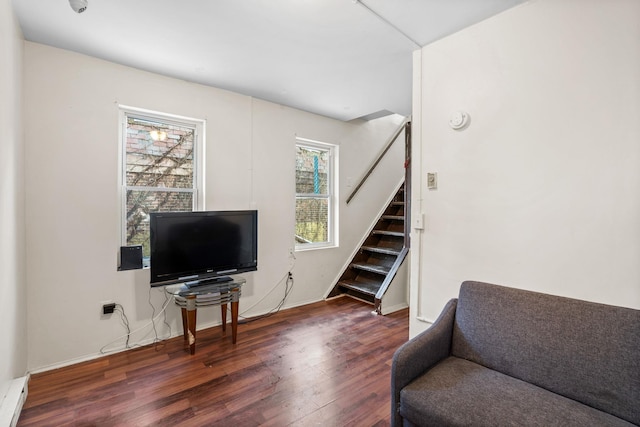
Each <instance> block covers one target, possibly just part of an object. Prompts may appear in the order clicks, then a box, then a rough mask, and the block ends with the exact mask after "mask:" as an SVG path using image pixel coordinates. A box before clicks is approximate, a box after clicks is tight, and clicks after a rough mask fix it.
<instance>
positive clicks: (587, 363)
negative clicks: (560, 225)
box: [391, 282, 640, 426]
mask: <svg viewBox="0 0 640 427" xmlns="http://www.w3.org/2000/svg"><path fill="white" fill-rule="evenodd" d="M391 424H392V426H401V425H402V426H415V425H419V426H427V425H428V426H630V425H634V424H635V425H638V424H640V311H639V310H632V309H629V308H623V307H614V306H609V305H603V304H596V303H591V302H587V301H580V300H575V299H570V298H563V297H557V296H552V295H547V294H541V293H536V292H530V291H524V290H520V289H513V288H507V287H502V286H496V285H491V284H487V283H480V282H464V283H463V284H462V286H461V288H460V294H459V298H457V299H452V300H451V301H449V302H448V303H447V305H446V306H445V308H444V310H443V312H442V313H441V314H440V316H439V317H438V319H437V320H436V321H435V323H434V324H433V325H432V326H431V327H430V328H429V329H427V330H426V331H424V332H423V333H422V334H420V335H418V336H416V337H415V338H413V339H412V340H410V341H409V342H407V343H406V344H404V345H403V346H402V347H400V348H399V349H398V351H397V352H396V353H395V355H394V356H393V365H392V371H391Z"/></svg>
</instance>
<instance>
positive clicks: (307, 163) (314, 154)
mask: <svg viewBox="0 0 640 427" xmlns="http://www.w3.org/2000/svg"><path fill="white" fill-rule="evenodd" d="M328 176H329V152H328V151H324V150H318V149H312V148H308V147H301V146H299V145H298V146H296V193H298V194H327V192H328V190H327V188H328Z"/></svg>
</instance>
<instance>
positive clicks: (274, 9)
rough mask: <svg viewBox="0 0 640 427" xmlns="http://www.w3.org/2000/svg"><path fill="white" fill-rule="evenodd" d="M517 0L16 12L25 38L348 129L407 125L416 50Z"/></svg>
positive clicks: (216, 3) (59, 3) (145, 5)
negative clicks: (392, 119)
mask: <svg viewBox="0 0 640 427" xmlns="http://www.w3.org/2000/svg"><path fill="white" fill-rule="evenodd" d="M524 1H525V0H360V1H358V0H89V6H88V8H87V10H86V11H85V12H84V13H82V14H77V13H75V12H74V11H73V10H72V9H71V7H70V6H69V3H68V0H13V7H14V10H15V11H16V14H17V16H18V19H19V21H20V24H21V27H22V30H23V33H24V37H25V39H27V40H30V41H33V42H37V43H43V44H47V45H51V46H55V47H59V48H63V49H67V50H71V51H75V52H79V53H83V54H86V55H90V56H94V57H97V58H102V59H105V60H108V61H112V62H116V63H119V64H124V65H128V66H131V67H135V68H139V69H142V70H147V71H151V72H155V73H159V74H163V75H167V76H171V77H176V78H179V79H183V80H187V81H192V82H197V83H201V84H205V85H209V86H214V87H218V88H223V89H228V90H232V91H234V92H238V93H242V94H245V95H250V96H253V97H256V98H261V99H264V100H268V101H272V102H276V103H279V104H284V105H288V106H291V107H295V108H298V109H301V110H306V111H310V112H314V113H317V114H322V115H325V116H329V117H334V118H337V119H341V120H351V119H355V118H359V117H363V116H368V115H376V114H377V113H379V112H383V111H389V112H393V113H398V114H402V115H405V116H406V115H409V114H410V112H411V80H412V77H411V75H412V74H411V73H412V70H411V62H412V51H414V50H416V49H418V47H419V46H424V45H426V44H429V43H431V42H433V41H435V40H437V39H439V38H442V37H444V36H446V35H448V34H452V33H454V32H456V31H458V30H460V29H462V28H464V27H467V26H469V25H472V24H474V23H477V22H479V21H482V20H484V19H486V18H488V17H490V16H492V15H495V14H497V13H499V12H501V11H503V10H505V9H508V8H510V7H513V6H515V5H517V4H519V3H523V2H524ZM374 12H375V13H374ZM380 17H382V18H380ZM389 23H391V24H392V25H393V26H392V25H389ZM394 27H396V28H397V29H394ZM398 29H399V30H400V31H398ZM403 33H404V35H403Z"/></svg>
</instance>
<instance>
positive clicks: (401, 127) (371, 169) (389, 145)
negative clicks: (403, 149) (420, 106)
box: [347, 117, 410, 204]
mask: <svg viewBox="0 0 640 427" xmlns="http://www.w3.org/2000/svg"><path fill="white" fill-rule="evenodd" d="M409 121H410V118H409V117H407V118H405V119H404V121H403V122H402V124H401V125H400V126H399V127H398V129H397V130H396V131H395V133H394V134H393V135H392V136H391V138H389V140H388V141H387V145H386V146H385V147H384V149H383V150H382V152H381V153H380V154H379V155H378V158H377V159H376V160H375V161H374V162H373V164H372V165H371V167H370V168H369V170H368V171H367V173H366V174H365V175H364V176H363V177H362V179H361V180H360V182H359V183H358V185H356V188H354V189H353V191H352V192H351V194H350V195H349V197H347V204H349V202H350V201H351V199H353V197H354V196H355V195H356V193H357V192H358V190H360V187H362V185H363V184H364V182H365V181H366V180H367V179H368V178H369V176H370V175H371V173H372V172H373V170H374V169H375V168H376V166H378V163H380V161H381V160H382V158H383V157H384V155H385V154H387V151H389V149H390V148H391V146H392V145H393V143H394V142H396V139H398V136H400V134H401V133H402V131H403V130H404V128H405V126H406V125H407V123H408V122H409Z"/></svg>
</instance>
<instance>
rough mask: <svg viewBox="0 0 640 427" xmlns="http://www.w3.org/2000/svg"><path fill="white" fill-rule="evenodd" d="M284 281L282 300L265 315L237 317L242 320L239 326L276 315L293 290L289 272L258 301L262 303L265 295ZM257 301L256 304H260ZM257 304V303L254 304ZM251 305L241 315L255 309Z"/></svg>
mask: <svg viewBox="0 0 640 427" xmlns="http://www.w3.org/2000/svg"><path fill="white" fill-rule="evenodd" d="M283 280H284V281H285V289H284V296H283V297H282V299H281V300H280V302H279V303H278V304H277V305H276V306H275V307H274V308H272V309H271V310H269V311H268V312H267V313H265V314H262V315H260V316H256V317H250V318H247V317H244V316H242V315H239V316H238V317H240V318H242V319H243V320H242V321H240V322H239V323H240V324H246V323H250V322H254V321H256V320H260V319H264V318H267V317H269V316H272V315H274V314H276V313H278V312H279V311H280V309H281V308H282V307H283V306H284V303H285V302H286V301H287V298H288V297H289V294H290V293H291V290H292V289H293V274H291V272H290V271H289V272H287V274H286V275H285V277H284V278H283V279H282V280H280V281H279V282H278V283H276V285H275V286H274V287H273V288H271V290H270V291H269V292H267V294H266V295H265V296H264V297H263V298H262V299H261V300H260V301H262V300H263V299H264V298H266V297H267V295H269V294H271V292H272V291H273V290H274V289H275V288H276V287H277V286H278V285H279V284H280V283H282V281H283ZM260 301H258V302H260ZM256 304H258V303H256ZM256 304H254V305H252V306H251V307H249V308H248V309H246V310H245V311H244V312H243V313H246V312H247V311H249V310H251V309H252V308H253V307H255V305H256Z"/></svg>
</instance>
